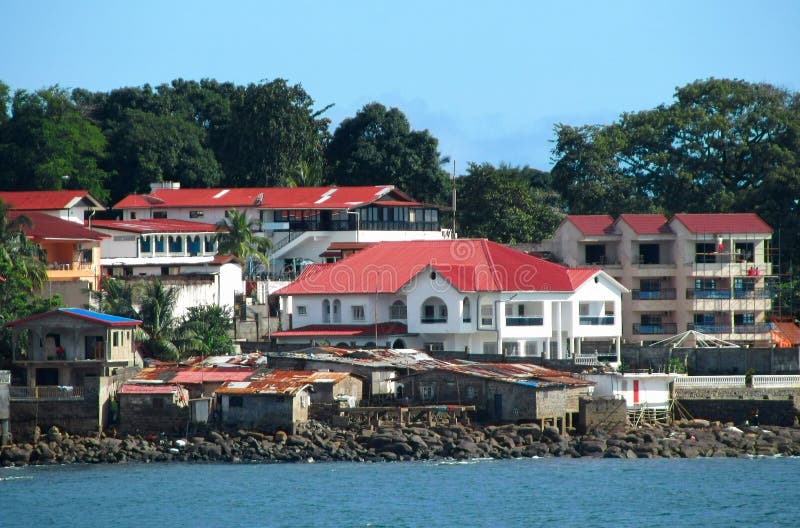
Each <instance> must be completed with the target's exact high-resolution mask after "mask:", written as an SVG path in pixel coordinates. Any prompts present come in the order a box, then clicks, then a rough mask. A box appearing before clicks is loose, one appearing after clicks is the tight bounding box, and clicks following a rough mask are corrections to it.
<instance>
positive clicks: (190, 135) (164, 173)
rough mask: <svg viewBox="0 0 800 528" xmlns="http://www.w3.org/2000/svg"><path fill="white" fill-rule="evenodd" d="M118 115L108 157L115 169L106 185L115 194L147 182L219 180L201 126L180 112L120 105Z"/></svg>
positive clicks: (143, 188)
mask: <svg viewBox="0 0 800 528" xmlns="http://www.w3.org/2000/svg"><path fill="white" fill-rule="evenodd" d="M123 116H124V119H125V120H124V121H121V122H118V123H116V129H115V130H114V131H112V132H111V141H110V149H111V159H110V162H111V164H112V166H113V169H114V171H115V172H116V173H117V175H118V176H117V177H115V178H114V179H113V181H112V186H111V192H112V195H113V196H114V197H115V198H122V197H124V196H125V195H127V194H129V193H132V192H148V191H149V190H150V187H149V184H150V183H151V182H159V181H177V182H180V183H181V185H182V186H184V187H214V186H217V185H219V184H220V182H221V181H222V171H221V169H220V166H219V164H218V163H217V160H216V158H215V157H214V153H213V151H212V150H211V149H210V148H209V147H207V146H206V145H205V142H206V132H205V131H204V130H203V129H202V128H201V127H200V126H198V125H197V124H195V123H193V122H191V121H188V120H186V119H184V118H182V117H178V116H170V115H159V114H153V113H148V112H144V111H142V110H135V109H128V110H125V111H124V112H123Z"/></svg>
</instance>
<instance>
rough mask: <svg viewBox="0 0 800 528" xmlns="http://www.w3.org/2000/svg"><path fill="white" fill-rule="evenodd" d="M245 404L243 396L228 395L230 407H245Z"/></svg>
mask: <svg viewBox="0 0 800 528" xmlns="http://www.w3.org/2000/svg"><path fill="white" fill-rule="evenodd" d="M243 406H244V398H242V397H241V396H229V397H228V407H243Z"/></svg>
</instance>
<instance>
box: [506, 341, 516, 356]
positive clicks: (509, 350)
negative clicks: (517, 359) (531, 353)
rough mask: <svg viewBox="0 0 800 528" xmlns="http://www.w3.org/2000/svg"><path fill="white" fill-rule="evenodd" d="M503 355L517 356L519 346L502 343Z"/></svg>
mask: <svg viewBox="0 0 800 528" xmlns="http://www.w3.org/2000/svg"><path fill="white" fill-rule="evenodd" d="M503 355H504V356H518V355H519V345H518V344H517V343H516V342H514V343H503Z"/></svg>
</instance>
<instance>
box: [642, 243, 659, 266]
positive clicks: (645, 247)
mask: <svg viewBox="0 0 800 528" xmlns="http://www.w3.org/2000/svg"><path fill="white" fill-rule="evenodd" d="M659 263H660V255H659V248H658V244H639V264H659Z"/></svg>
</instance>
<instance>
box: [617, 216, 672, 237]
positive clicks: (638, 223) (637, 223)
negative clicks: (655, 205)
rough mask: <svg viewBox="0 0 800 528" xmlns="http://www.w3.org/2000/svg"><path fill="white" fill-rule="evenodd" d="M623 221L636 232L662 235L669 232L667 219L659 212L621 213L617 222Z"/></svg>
mask: <svg viewBox="0 0 800 528" xmlns="http://www.w3.org/2000/svg"><path fill="white" fill-rule="evenodd" d="M621 221H624V222H625V223H626V224H628V225H629V226H630V227H631V229H633V231H634V232H635V233H636V234H639V235H663V234H667V233H670V230H669V226H668V225H667V219H666V217H664V215H660V214H622V215H619V218H617V222H621Z"/></svg>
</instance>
